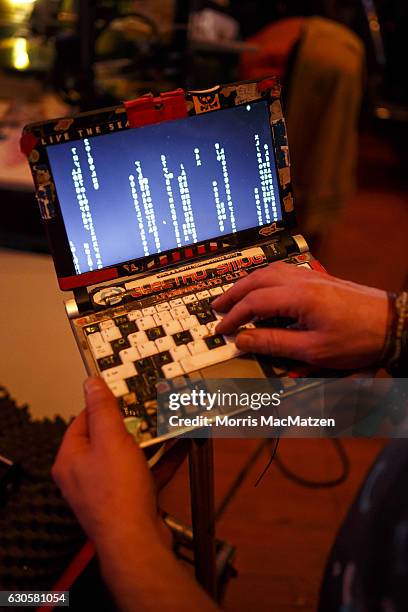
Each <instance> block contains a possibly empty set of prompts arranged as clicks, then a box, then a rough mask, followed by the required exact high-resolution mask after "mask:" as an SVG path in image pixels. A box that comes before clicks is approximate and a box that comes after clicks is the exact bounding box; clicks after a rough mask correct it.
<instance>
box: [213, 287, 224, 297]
mask: <svg viewBox="0 0 408 612" xmlns="http://www.w3.org/2000/svg"><path fill="white" fill-rule="evenodd" d="M222 293H224V292H223V290H222V288H221V287H213V288H212V289H210V294H211V295H212V296H213V297H214V296H215V295H221V294H222Z"/></svg>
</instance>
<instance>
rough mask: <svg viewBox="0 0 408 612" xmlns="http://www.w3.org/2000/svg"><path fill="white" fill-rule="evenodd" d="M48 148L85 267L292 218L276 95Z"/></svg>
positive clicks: (76, 256) (75, 251)
mask: <svg viewBox="0 0 408 612" xmlns="http://www.w3.org/2000/svg"><path fill="white" fill-rule="evenodd" d="M47 154H48V157H49V161H50V165H51V170H52V173H53V178H54V182H55V186H56V190H57V195H58V199H59V202H60V207H61V212H62V216H63V220H64V224H65V229H66V233H67V237H68V241H69V244H70V248H71V252H72V257H73V261H74V264H75V270H76V273H77V274H82V273H84V272H89V271H92V270H97V269H101V268H104V267H107V266H111V265H115V264H119V263H122V262H125V261H129V260H132V259H138V258H142V257H145V256H149V255H154V254H156V253H161V252H163V251H167V250H171V249H175V248H178V247H183V246H187V245H192V244H194V243H197V242H202V241H205V240H210V239H216V238H218V239H219V238H220V237H222V236H227V235H229V234H234V233H236V232H239V231H242V230H247V229H251V228H256V227H259V226H263V225H267V224H270V223H272V222H273V221H280V220H281V219H282V208H281V202H280V194H279V182H278V176H277V171H276V162H275V155H274V148H273V143H272V134H271V127H270V123H269V114H268V106H267V102H266V101H260V102H254V103H252V104H248V105H242V106H237V107H234V108H230V109H225V110H222V111H217V112H210V113H206V114H202V115H197V116H194V117H189V118H186V119H179V120H175V121H169V122H163V123H159V124H155V125H149V126H146V127H140V128H136V129H129V130H123V131H119V132H112V134H105V135H101V136H94V137H89V138H85V139H83V140H76V141H71V142H67V143H64V144H58V145H54V146H49V147H47Z"/></svg>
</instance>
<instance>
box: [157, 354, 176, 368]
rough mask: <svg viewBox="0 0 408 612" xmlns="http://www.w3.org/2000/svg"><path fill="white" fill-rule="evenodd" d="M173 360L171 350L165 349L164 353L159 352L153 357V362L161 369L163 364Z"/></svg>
mask: <svg viewBox="0 0 408 612" xmlns="http://www.w3.org/2000/svg"><path fill="white" fill-rule="evenodd" d="M172 361H173V358H172V356H171V355H170V353H169V351H163V353H159V354H158V355H155V356H154V357H153V362H154V364H155V366H156V367H157V369H160V368H161V367H162V366H164V365H167V364H168V363H171V362H172Z"/></svg>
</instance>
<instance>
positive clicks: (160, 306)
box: [156, 302, 170, 312]
mask: <svg viewBox="0 0 408 612" xmlns="http://www.w3.org/2000/svg"><path fill="white" fill-rule="evenodd" d="M156 310H157V312H163V310H170V304H169V303H168V302H162V303H161V304H157V306H156Z"/></svg>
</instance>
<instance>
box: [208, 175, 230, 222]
mask: <svg viewBox="0 0 408 612" xmlns="http://www.w3.org/2000/svg"><path fill="white" fill-rule="evenodd" d="M212 186H213V191H214V200H215V208H216V211H217V218H218V225H219V228H220V232H223V231H225V224H224V222H225V221H226V219H227V212H226V210H225V203H224V202H222V201H221V200H220V192H219V190H218V183H217V181H213V183H212Z"/></svg>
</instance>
